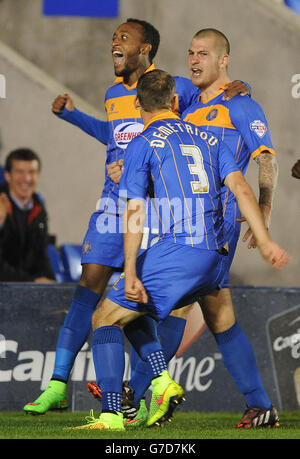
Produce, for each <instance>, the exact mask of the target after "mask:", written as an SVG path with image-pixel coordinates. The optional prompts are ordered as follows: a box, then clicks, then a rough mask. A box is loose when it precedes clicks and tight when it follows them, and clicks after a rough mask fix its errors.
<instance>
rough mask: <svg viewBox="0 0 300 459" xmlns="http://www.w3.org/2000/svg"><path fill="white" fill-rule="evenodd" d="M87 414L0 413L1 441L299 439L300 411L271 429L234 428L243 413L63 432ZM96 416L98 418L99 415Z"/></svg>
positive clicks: (283, 415) (187, 415) (182, 416)
mask: <svg viewBox="0 0 300 459" xmlns="http://www.w3.org/2000/svg"><path fill="white" fill-rule="evenodd" d="M87 414H88V413H83V412H78V413H72V412H69V411H67V412H62V413H60V412H49V413H47V414H45V415H43V416H31V415H26V414H24V413H23V412H17V413H15V412H14V413H11V412H2V413H0V439H105V440H108V441H109V440H112V439H114V440H116V441H117V440H123V443H124V441H125V440H127V439H133V440H156V439H157V440H159V439H162V440H163V439H169V440H171V442H173V443H176V440H181V441H182V440H185V439H186V440H188V439H196V440H197V439H300V411H298V412H282V413H279V417H280V427H279V428H272V429H271V428H260V429H247V430H245V429H243V430H242V429H233V428H232V426H233V425H235V424H237V423H238V422H239V421H240V419H241V415H242V413H240V414H232V413H208V414H207V413H180V412H178V413H176V415H175V417H174V419H173V421H172V422H171V423H168V424H166V425H165V426H164V427H162V428H159V427H155V428H151V429H149V428H140V429H137V430H127V431H126V432H108V431H102V430H97V431H88V430H81V431H80V430H73V431H66V430H64V428H65V427H72V426H77V425H82V424H85V416H86V415H87ZM95 415H97V416H98V413H95ZM123 443H121V444H123ZM156 443H158V442H156ZM115 444H116V443H115Z"/></svg>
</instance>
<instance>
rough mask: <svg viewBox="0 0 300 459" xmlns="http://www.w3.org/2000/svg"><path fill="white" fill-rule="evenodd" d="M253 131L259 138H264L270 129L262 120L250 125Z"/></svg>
mask: <svg viewBox="0 0 300 459" xmlns="http://www.w3.org/2000/svg"><path fill="white" fill-rule="evenodd" d="M250 129H251V131H254V132H255V134H256V135H258V137H260V138H262V137H263V136H264V135H265V133H266V132H267V130H268V128H267V126H266V125H265V123H263V122H262V121H261V120H254V121H252V123H250Z"/></svg>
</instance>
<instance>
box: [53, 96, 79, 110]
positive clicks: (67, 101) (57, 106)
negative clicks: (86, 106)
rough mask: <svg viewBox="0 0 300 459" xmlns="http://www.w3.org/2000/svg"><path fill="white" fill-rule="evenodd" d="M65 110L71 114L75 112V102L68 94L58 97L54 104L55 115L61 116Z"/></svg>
mask: <svg viewBox="0 0 300 459" xmlns="http://www.w3.org/2000/svg"><path fill="white" fill-rule="evenodd" d="M64 108H66V109H67V110H69V111H70V112H72V111H73V110H74V104H73V101H72V99H71V97H70V96H69V95H68V94H60V95H58V96H57V97H56V98H55V99H54V101H53V103H52V112H53V113H55V114H61V113H62V111H63V109H64Z"/></svg>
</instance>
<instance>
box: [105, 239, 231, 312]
mask: <svg viewBox="0 0 300 459" xmlns="http://www.w3.org/2000/svg"><path fill="white" fill-rule="evenodd" d="M226 258H227V257H226V256H224V255H221V254H220V253H219V252H218V251H215V250H204V249H199V248H195V247H192V246H190V245H181V244H174V242H173V241H172V240H168V238H164V239H163V240H159V241H158V242H157V243H156V244H154V245H153V246H152V247H150V248H149V249H148V250H146V251H145V252H144V253H142V254H141V255H140V256H139V257H138V259H137V276H138V278H139V279H141V281H142V283H143V285H144V287H145V289H146V292H147V295H148V303H147V304H142V303H135V302H133V301H128V300H127V299H126V298H125V282H124V274H121V276H120V277H119V279H118V280H117V281H116V282H115V284H114V285H113V287H112V289H111V290H110V292H109V293H108V295H107V298H109V299H110V300H111V301H113V302H114V303H117V304H119V305H120V306H123V307H124V308H127V309H131V310H134V311H138V312H147V313H149V314H151V315H152V316H154V317H155V318H157V319H164V318H165V317H167V316H168V315H169V314H170V312H171V311H172V310H173V309H179V308H181V307H183V306H186V305H188V304H192V303H193V302H194V301H196V300H197V299H199V298H200V297H202V296H205V295H207V294H208V293H211V292H212V291H213V290H215V289H217V288H222V286H223V277H224V272H225V269H226Z"/></svg>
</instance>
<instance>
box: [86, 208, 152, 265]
mask: <svg viewBox="0 0 300 459" xmlns="http://www.w3.org/2000/svg"><path fill="white" fill-rule="evenodd" d="M157 232H158V230H157V229H153V232H152V230H150V229H149V228H147V227H145V228H144V237H143V240H142V245H141V250H140V253H143V252H144V251H145V250H146V249H147V248H148V247H150V246H151V245H153V244H154V243H155V242H156V241H157ZM123 236H124V235H123V216H122V215H121V216H120V215H114V214H109V213H106V212H103V211H98V212H94V213H93V214H92V216H91V218H90V222H89V227H88V230H87V232H86V235H85V237H84V240H83V243H82V251H81V264H87V263H95V264H97V265H104V266H111V267H113V268H122V267H123V264H124V241H123Z"/></svg>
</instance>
